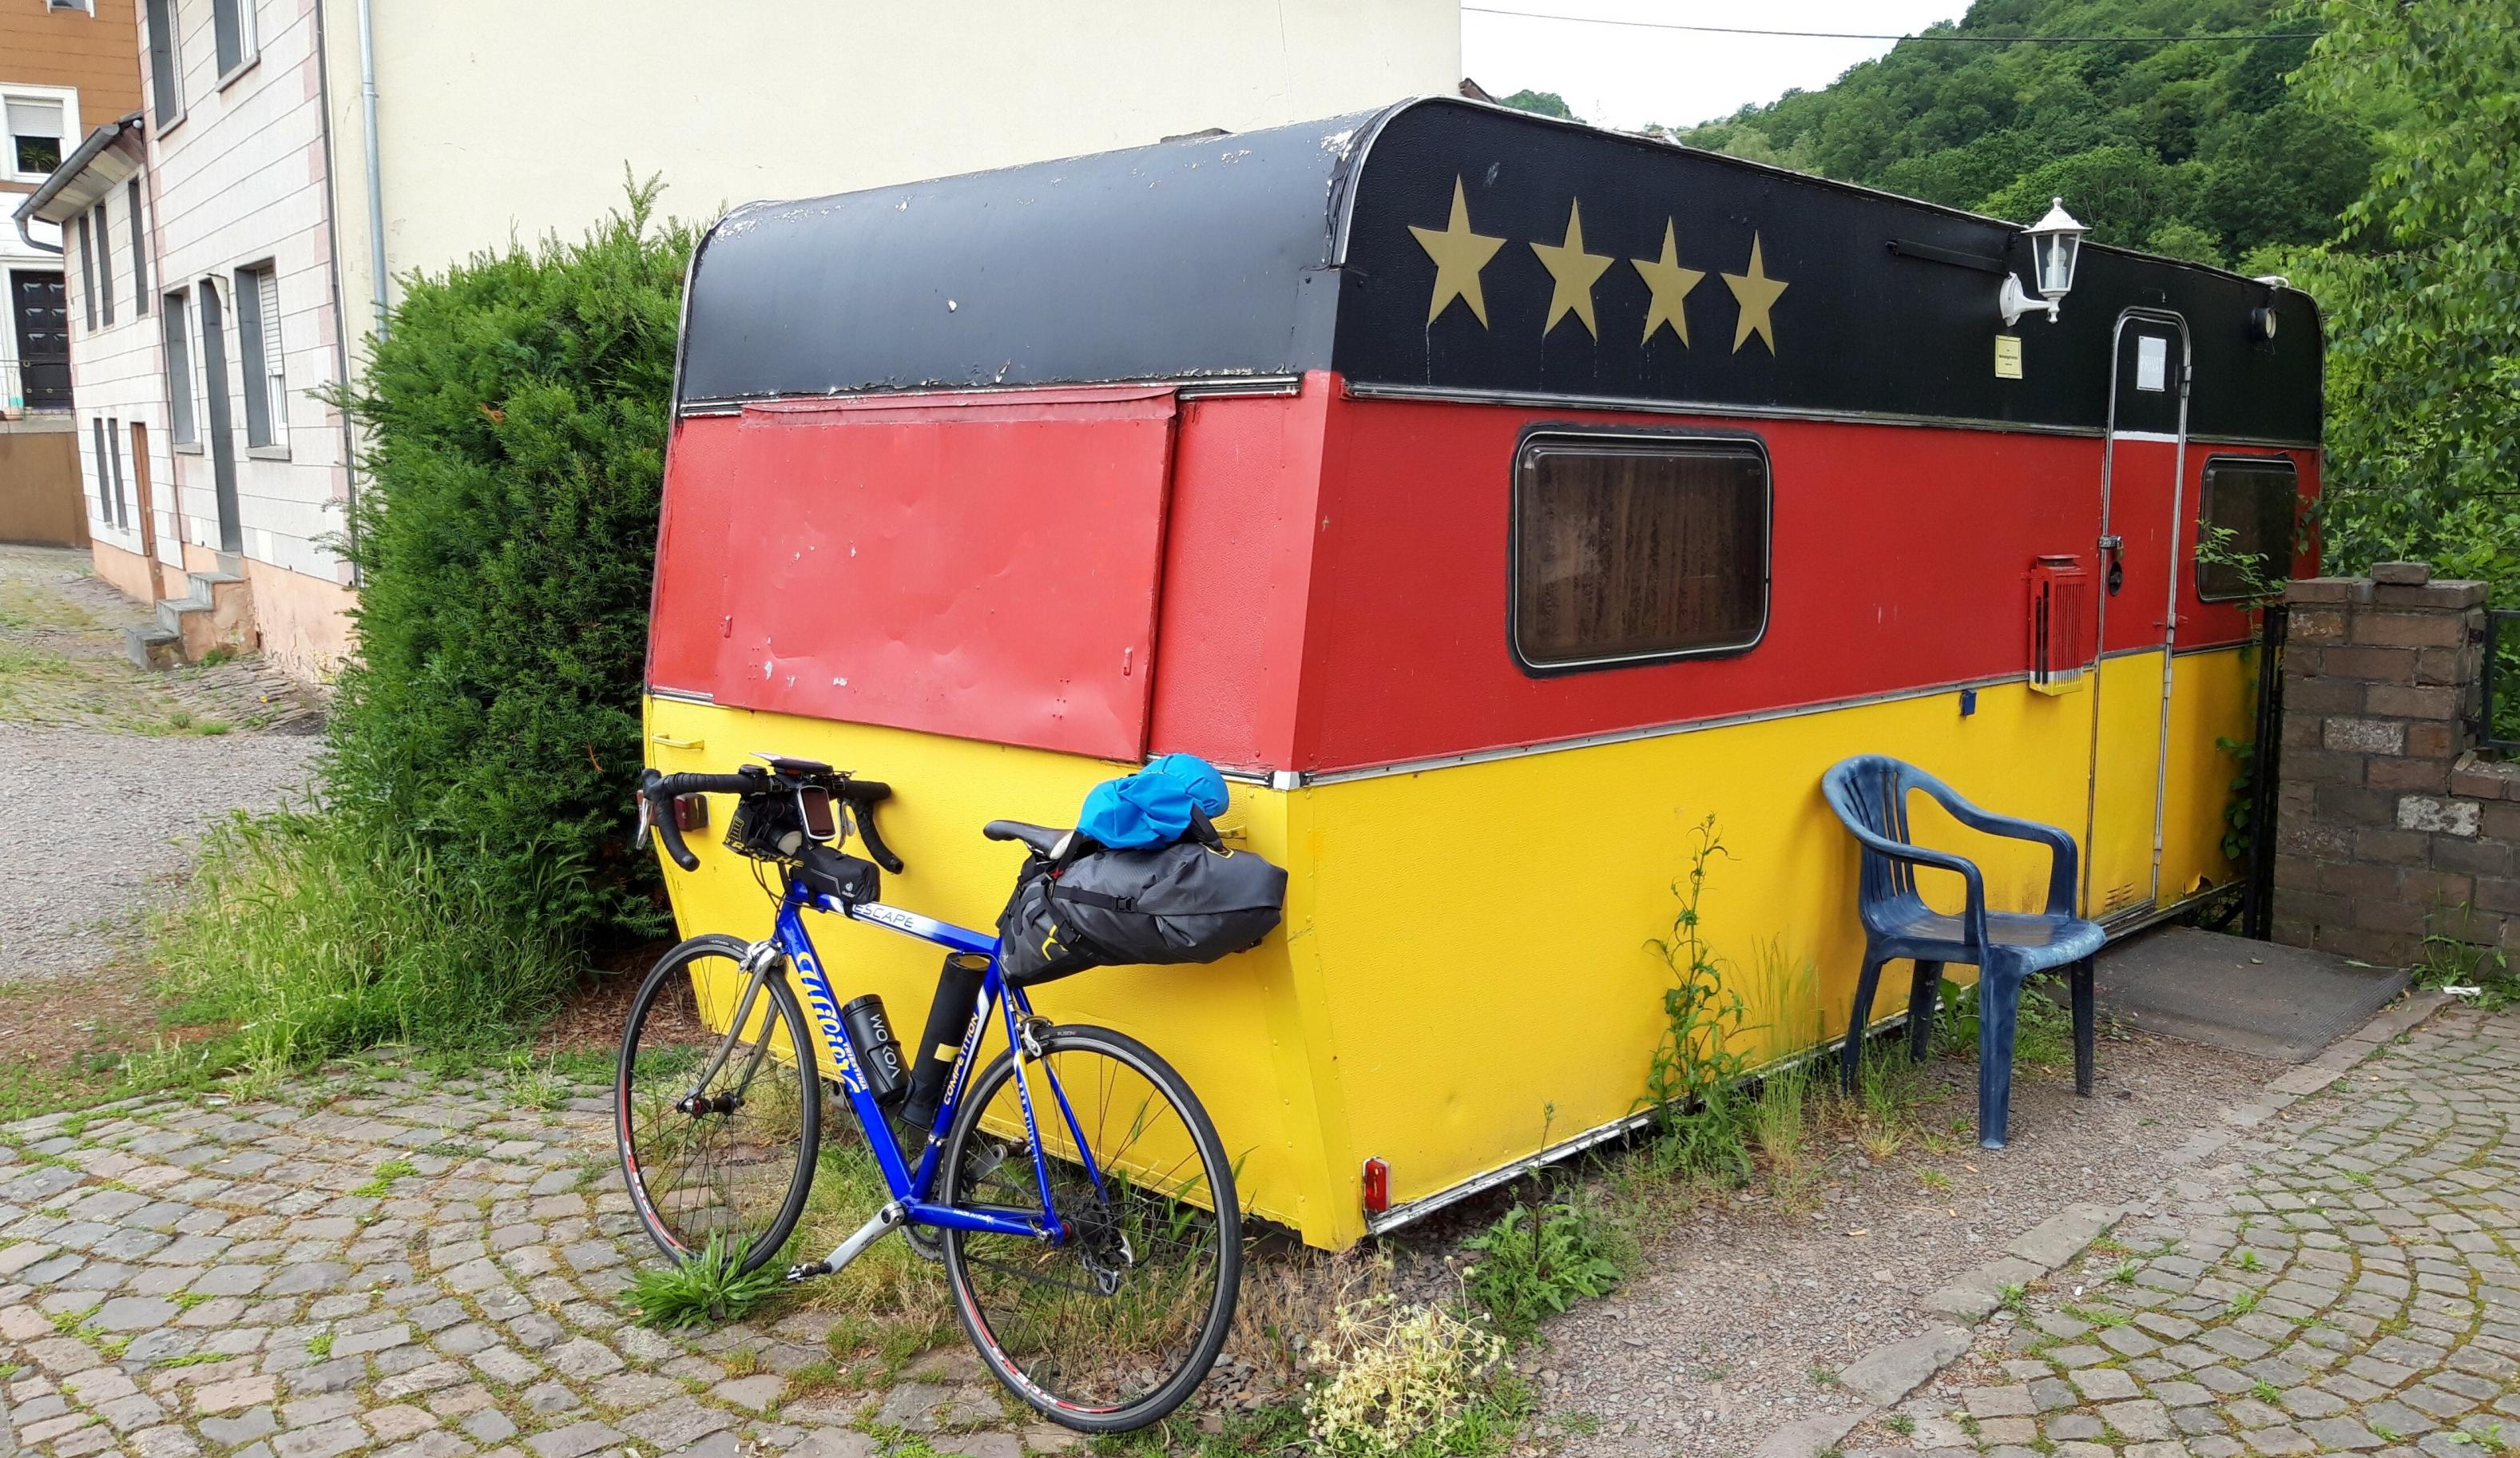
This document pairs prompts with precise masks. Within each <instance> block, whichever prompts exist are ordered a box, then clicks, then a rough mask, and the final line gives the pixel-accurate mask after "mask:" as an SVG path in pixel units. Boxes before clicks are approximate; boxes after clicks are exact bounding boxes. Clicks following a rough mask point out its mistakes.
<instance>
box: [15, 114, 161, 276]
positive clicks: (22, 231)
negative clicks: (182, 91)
mask: <svg viewBox="0 0 2520 1458" xmlns="http://www.w3.org/2000/svg"><path fill="white" fill-rule="evenodd" d="M139 127H140V114H139V113H138V112H134V113H132V114H129V115H127V116H124V117H122V118H121V119H120V120H117V121H109V122H107V123H106V124H105V125H103V126H100V127H98V128H97V129H96V130H94V131H92V132H89V133H88V134H87V136H86V138H85V139H84V140H82V141H81V142H80V143H79V144H78V147H77V148H76V149H75V150H74V151H72V152H71V153H70V155H69V156H67V157H66V158H63V159H62V164H61V165H60V166H58V167H55V168H53V173H52V175H51V176H49V177H47V178H45V179H44V182H43V185H42V186H41V187H38V188H36V189H35V190H34V191H33V192H31V193H28V194H27V195H26V201H25V202H23V203H21V204H19V205H18V211H17V214H16V217H17V223H18V237H19V238H20V239H22V240H23V241H24V243H25V245H26V247H28V248H30V249H33V250H34V251H37V252H40V253H59V252H60V251H61V248H60V246H59V245H57V244H50V243H38V242H36V241H35V236H34V235H33V234H31V233H29V232H27V231H26V224H27V223H28V222H29V221H31V220H33V219H34V218H35V217H36V216H37V215H39V213H40V212H41V210H42V208H43V206H44V205H45V204H47V203H50V202H52V201H53V200H54V199H55V198H58V197H60V196H61V195H62V190H63V189H65V188H67V187H68V186H69V185H70V183H71V182H72V181H73V180H74V179H76V178H77V176H78V174H80V173H81V172H84V171H86V170H87V164H88V163H90V162H92V161H95V160H96V159H97V158H98V156H99V155H101V154H102V153H103V152H104V151H105V149H107V148H108V147H111V146H112V145H113V144H114V142H115V140H116V139H118V138H119V137H121V135H122V134H123V133H124V132H126V131H133V132H136V131H137V130H139ZM44 221H46V222H48V223H53V222H60V221H62V219H60V218H45V219H44Z"/></svg>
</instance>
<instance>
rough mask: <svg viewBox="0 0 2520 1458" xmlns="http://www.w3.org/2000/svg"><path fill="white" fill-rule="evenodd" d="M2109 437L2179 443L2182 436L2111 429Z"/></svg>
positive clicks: (2113, 438) (2161, 443)
mask: <svg viewBox="0 0 2520 1458" xmlns="http://www.w3.org/2000/svg"><path fill="white" fill-rule="evenodd" d="M2109 438H2110V439H2111V440H2149V441H2151V442H2152V443H2153V444H2155V445H2177V444H2178V443H2179V442H2180V440H2181V439H2182V438H2183V437H2181V436H2178V435H2165V434H2163V433H2160V432H2159V431H2111V432H2109Z"/></svg>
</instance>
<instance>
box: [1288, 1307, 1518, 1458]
mask: <svg viewBox="0 0 2520 1458" xmlns="http://www.w3.org/2000/svg"><path fill="white" fill-rule="evenodd" d="M1504 1355H1505V1343H1504V1342H1503V1341H1502V1340H1500V1339H1499V1338H1498V1337H1497V1336H1496V1335H1495V1334H1494V1333H1492V1332H1488V1331H1483V1330H1481V1329H1480V1328H1479V1327H1477V1326H1475V1325H1473V1324H1471V1323H1470V1322H1467V1321H1464V1320H1463V1319H1462V1317H1461V1316H1460V1315H1459V1314H1457V1313H1455V1312H1454V1311H1452V1310H1450V1309H1448V1308H1446V1307H1443V1306H1402V1305H1399V1304H1397V1303H1396V1302H1395V1301H1394V1300H1393V1299H1392V1298H1391V1297H1390V1296H1389V1295H1387V1294H1386V1295H1382V1296H1373V1297H1368V1298H1366V1299H1364V1300H1361V1301H1354V1302H1341V1303H1340V1305H1339V1307H1338V1310H1337V1313H1336V1315H1335V1317H1334V1318H1333V1320H1332V1323H1331V1330H1330V1333H1329V1335H1328V1337H1327V1338H1325V1339H1323V1340H1321V1341H1319V1342H1317V1343H1315V1344H1314V1346H1313V1351H1312V1357H1313V1360H1314V1361H1315V1362H1316V1363H1317V1364H1318V1365H1319V1366H1320V1367H1321V1368H1322V1369H1323V1376H1322V1378H1321V1380H1320V1381H1319V1382H1317V1383H1315V1384H1314V1385H1313V1387H1312V1388H1311V1389H1310V1390H1308V1391H1307V1392H1306V1393H1305V1396H1304V1418H1305V1421H1306V1422H1307V1423H1308V1424H1309V1425H1310V1426H1311V1430H1312V1435H1313V1440H1314V1441H1315V1442H1316V1443H1318V1444H1320V1446H1321V1448H1322V1451H1324V1452H1326V1453H1329V1454H1333V1455H1337V1458H1399V1455H1401V1454H1420V1453H1423V1454H1435V1453H1460V1452H1467V1451H1480V1450H1482V1449H1484V1448H1486V1447H1487V1446H1488V1445H1487V1444H1485V1443H1479V1442H1464V1441H1463V1438H1464V1437H1465V1436H1472V1434H1469V1433H1466V1432H1465V1430H1467V1429H1471V1428H1473V1427H1476V1426H1481V1425H1482V1413H1481V1407H1482V1400H1483V1398H1484V1396H1485V1393H1484V1392H1483V1390H1482V1389H1483V1382H1484V1379H1485V1378H1486V1377H1487V1376H1488V1374H1489V1373H1490V1371H1491V1370H1492V1369H1493V1368H1494V1367H1495V1366H1496V1364H1497V1362H1498V1359H1499V1358H1501V1357H1503V1356H1504ZM1502 1445H1503V1444H1502V1443H1498V1444H1496V1446H1500V1447H1501V1446H1502Z"/></svg>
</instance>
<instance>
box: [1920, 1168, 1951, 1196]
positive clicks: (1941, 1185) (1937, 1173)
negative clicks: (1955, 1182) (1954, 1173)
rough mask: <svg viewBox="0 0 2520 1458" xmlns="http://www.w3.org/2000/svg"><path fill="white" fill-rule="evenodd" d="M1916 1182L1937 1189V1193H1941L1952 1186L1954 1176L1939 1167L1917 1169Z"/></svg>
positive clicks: (1933, 1189)
mask: <svg viewBox="0 0 2520 1458" xmlns="http://www.w3.org/2000/svg"><path fill="white" fill-rule="evenodd" d="M1916 1182H1917V1183H1919V1184H1921V1185H1923V1186H1924V1187H1925V1188H1926V1189H1928V1190H1932V1191H1935V1192H1936V1193H1941V1192H1943V1191H1946V1190H1949V1189H1950V1188H1951V1187H1952V1177H1951V1176H1950V1175H1948V1174H1945V1173H1943V1172H1942V1171H1941V1170H1939V1169H1919V1170H1917V1171H1916Z"/></svg>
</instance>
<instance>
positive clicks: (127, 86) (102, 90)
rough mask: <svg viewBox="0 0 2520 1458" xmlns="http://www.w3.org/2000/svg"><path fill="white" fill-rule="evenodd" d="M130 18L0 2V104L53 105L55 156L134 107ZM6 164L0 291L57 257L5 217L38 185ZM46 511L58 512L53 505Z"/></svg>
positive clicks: (13, 408) (63, 485) (10, 347)
mask: <svg viewBox="0 0 2520 1458" xmlns="http://www.w3.org/2000/svg"><path fill="white" fill-rule="evenodd" d="M132 16H133V0H91V6H90V8H89V9H85V10H55V9H53V8H51V7H50V6H49V5H47V4H46V3H45V0H0V99H6V98H7V97H10V96H20V97H25V98H29V99H36V100H44V101H57V102H60V103H61V104H62V111H63V116H62V123H63V124H62V152H63V155H65V156H67V155H68V153H69V150H70V149H71V148H73V147H75V146H77V145H78V140H79V138H80V137H81V136H83V135H85V133H86V129H87V128H89V127H92V126H94V125H96V124H97V123H98V122H100V121H107V120H111V119H112V118H113V117H116V116H120V115H122V114H125V113H127V112H129V111H131V110H132V109H133V108H135V107H137V106H138V105H139V104H140V71H139V68H138V67H137V66H136V65H135V64H134V63H133V60H132V56H133V51H134V45H135V42H134V40H133V35H134V29H133V21H132ZM9 161H10V159H7V158H5V157H0V291H5V290H6V289H7V287H8V284H9V272H10V270H12V269H18V268H24V269H36V270H41V271H45V272H51V271H54V270H58V269H59V268H60V267H61V259H60V257H59V256H57V255H55V254H53V253H50V252H47V251H44V250H42V249H34V248H28V247H27V246H26V245H25V243H24V242H23V241H22V240H21V239H20V238H19V236H18V229H17V226H16V225H15V223H13V222H11V221H9V220H8V218H7V214H10V213H13V212H15V211H16V210H17V208H18V204H19V202H20V200H21V199H22V198H23V197H24V196H25V195H26V194H28V193H31V192H33V191H34V190H35V188H36V185H37V184H38V183H39V182H40V181H41V180H42V179H40V178H37V177H31V176H23V175H20V174H17V173H15V172H14V171H13V170H12V169H11V168H10V166H9V165H8V163H9ZM29 231H30V232H31V233H32V234H33V235H34V236H35V238H36V239H37V240H39V241H40V242H43V243H47V244H58V243H59V242H60V241H61V240H60V237H59V235H58V234H56V233H55V232H54V230H53V228H52V226H51V225H50V224H48V223H40V222H39V223H36V224H34V225H33V226H32V227H31V228H30V229H29ZM5 301H6V300H5V294H0V419H8V418H12V417H15V416H16V415H18V414H19V413H20V410H21V404H22V397H23V390H22V386H21V382H20V379H19V375H18V335H17V330H16V329H15V328H13V327H12V320H11V319H10V318H9V316H8V314H7V311H6V308H5ZM34 449H37V448H35V447H29V451H30V452H31V451H33V450H34ZM40 449H41V451H42V454H43V455H44V456H45V457H46V458H47V459H50V458H52V457H54V456H57V455H58V454H59V451H58V448H57V447H54V446H50V445H46V446H43V447H41V448H40ZM53 480H54V483H55V485H57V487H58V489H52V488H48V489H47V491H46V493H45V494H46V495H47V497H48V499H50V498H54V497H65V496H67V492H68V489H69V487H68V480H67V477H56V478H53ZM46 511H47V513H48V514H56V515H57V514H58V513H57V509H56V506H48V507H47V508H46Z"/></svg>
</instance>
